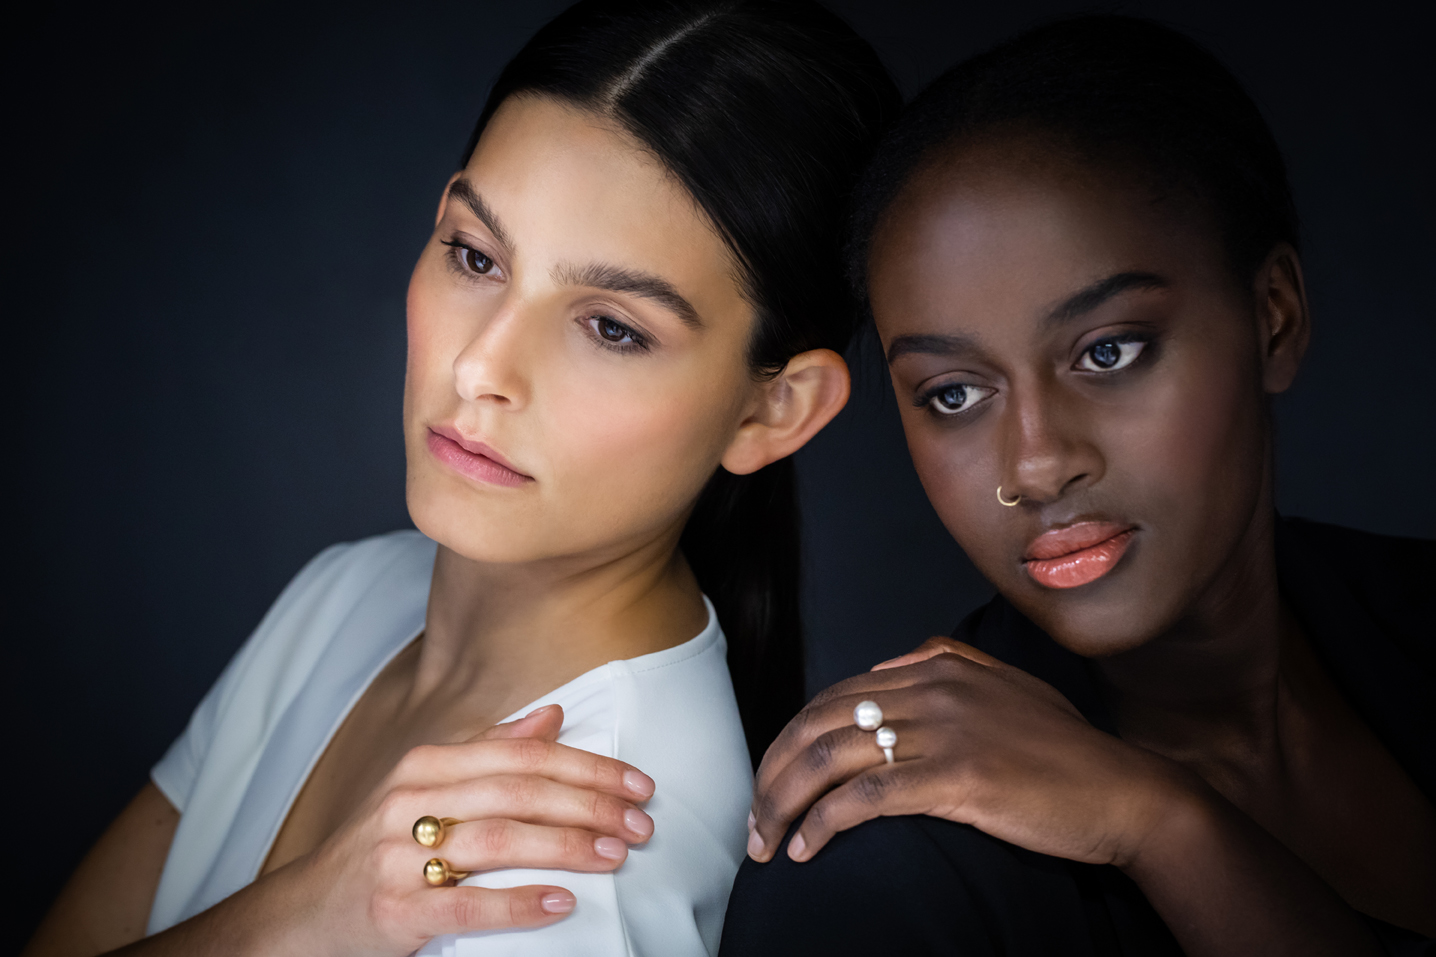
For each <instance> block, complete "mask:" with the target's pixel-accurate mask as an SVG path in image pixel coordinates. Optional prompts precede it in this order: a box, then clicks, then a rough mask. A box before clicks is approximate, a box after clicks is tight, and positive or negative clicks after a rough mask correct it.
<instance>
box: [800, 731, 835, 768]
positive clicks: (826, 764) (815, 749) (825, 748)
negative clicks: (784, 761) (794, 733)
mask: <svg viewBox="0 0 1436 957" xmlns="http://www.w3.org/2000/svg"><path fill="white" fill-rule="evenodd" d="M839 750H840V744H839V741H838V735H837V734H836V733H834V732H832V731H829V732H828V733H827V734H821V735H819V736H818V737H816V738H814V739H813V743H812V744H809V745H808V748H807V750H806V751H804V752H803V762H804V764H805V765H806V766H807V768H808V770H810V771H813V772H815V773H819V774H821V773H824V772H826V771H828V770H829V769H830V768H831V767H832V766H833V765H834V764H835V763H836V761H837V757H838V752H839Z"/></svg>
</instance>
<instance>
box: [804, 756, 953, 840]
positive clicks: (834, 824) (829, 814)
mask: <svg viewBox="0 0 1436 957" xmlns="http://www.w3.org/2000/svg"><path fill="white" fill-rule="evenodd" d="M920 791H921V788H919V787H918V786H917V783H916V782H915V781H914V780H913V765H910V764H908V765H905V764H880V765H878V766H877V767H874V768H870V769H868V770H866V771H863V772H862V773H861V774H858V775H856V776H855V777H853V778H852V779H851V780H849V781H847V782H846V783H844V784H843V785H842V786H840V787H837V788H834V789H833V790H832V791H831V792H830V793H828V794H826V795H824V796H823V797H822V798H821V799H819V800H818V802H817V803H816V804H814V805H813V806H812V807H811V808H810V809H809V810H808V813H807V816H805V817H804V818H803V823H802V825H801V826H800V827H799V828H798V833H796V834H794V835H793V839H792V840H791V841H789V842H788V856H789V857H791V858H792V859H793V860H795V861H806V860H808V859H809V858H811V857H812V856H813V855H814V854H816V853H818V851H819V850H821V849H822V847H823V845H825V844H827V843H828V841H830V840H832V837H833V835H834V834H837V833H838V832H839V831H846V830H847V829H848V828H850V827H857V826H858V825H859V824H861V823H863V822H864V821H871V820H872V819H873V818H875V817H883V816H892V815H897V814H923V813H925V812H926V811H927V810H928V808H929V806H930V805H931V802H930V801H927V800H925V799H924V798H923V796H922V795H921V793H920Z"/></svg>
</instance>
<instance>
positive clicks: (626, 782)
mask: <svg viewBox="0 0 1436 957" xmlns="http://www.w3.org/2000/svg"><path fill="white" fill-rule="evenodd" d="M623 786H624V787H626V788H628V789H629V790H630V791H632V792H633V793H634V794H637V795H638V796H639V797H645V798H646V797H651V796H652V795H653V787H654V785H653V779H652V778H651V777H649V776H648V775H646V774H644V773H643V772H642V771H624V772H623Z"/></svg>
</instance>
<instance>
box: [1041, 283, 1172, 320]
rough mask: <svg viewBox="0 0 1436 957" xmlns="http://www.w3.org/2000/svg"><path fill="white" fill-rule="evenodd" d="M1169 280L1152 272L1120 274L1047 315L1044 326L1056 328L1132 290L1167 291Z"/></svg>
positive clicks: (1067, 300)
mask: <svg viewBox="0 0 1436 957" xmlns="http://www.w3.org/2000/svg"><path fill="white" fill-rule="evenodd" d="M1168 285H1170V284H1169V283H1168V282H1167V280H1165V279H1163V278H1162V277H1161V276H1158V275H1157V274H1156V273H1152V272H1119V273H1116V274H1114V275H1111V276H1108V277H1107V278H1106V279H1102V280H1099V281H1098V282H1094V283H1093V284H1092V285H1090V286H1088V287H1087V288H1086V289H1083V290H1082V291H1081V292H1078V293H1076V294H1075V295H1072V296H1069V297H1068V298H1067V299H1066V300H1065V301H1063V303H1062V304H1061V305H1059V306H1058V307H1057V308H1056V309H1053V310H1052V311H1051V312H1049V313H1048V314H1047V318H1046V320H1045V321H1044V325H1049V326H1056V325H1061V324H1062V323H1064V322H1069V321H1071V320H1073V319H1076V318H1077V317H1078V316H1081V315H1084V314H1086V313H1089V312H1091V311H1092V310H1093V309H1096V308H1097V307H1098V306H1100V305H1102V303H1104V302H1106V301H1107V300H1108V299H1111V298H1112V297H1113V296H1117V295H1120V294H1121V293H1124V292H1127V291H1128V290H1130V289H1165V288H1167V286H1168Z"/></svg>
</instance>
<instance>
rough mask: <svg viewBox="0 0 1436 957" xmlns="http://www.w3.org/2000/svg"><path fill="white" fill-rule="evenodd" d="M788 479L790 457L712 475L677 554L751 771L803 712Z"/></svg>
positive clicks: (795, 533) (793, 508) (793, 512)
mask: <svg viewBox="0 0 1436 957" xmlns="http://www.w3.org/2000/svg"><path fill="white" fill-rule="evenodd" d="M797 491H798V490H797V476H796V475H795V472H794V469H793V460H792V459H790V458H789V459H779V460H778V461H777V462H774V463H773V464H772V465H769V466H767V467H766V468H762V469H759V470H758V471H756V472H754V473H752V474H751V475H734V474H733V473H731V472H729V471H727V470H725V469H721V468H720V469H719V470H718V471H717V473H716V474H714V476H713V478H712V479H710V480H709V481H708V485H707V486H706V487H705V488H704V489H703V494H702V495H701V496H700V497H699V499H698V504H697V505H696V506H695V507H694V509H693V514H692V515H691V516H690V517H689V519H688V525H687V527H685V528H684V529H683V540H682V545H681V547H682V548H683V554H684V556H685V557H686V558H687V559H688V564H689V565H690V566H692V568H693V573H694V574H695V575H696V576H697V577H698V584H699V585H700V586H702V588H703V592H704V594H706V595H707V596H708V598H709V600H710V601H712V602H713V607H714V608H715V609H716V610H717V612H718V620H719V621H721V622H722V623H723V630H724V632H725V633H726V634H727V636H728V671H729V674H731V675H732V677H733V691H734V693H735V694H736V696H737V698H738V711H739V713H740V714H741V715H742V717H743V733H744V734H745V735H746V736H747V738H748V749H749V752H750V753H751V755H752V757H753V764H754V766H755V767H756V766H757V764H758V761H759V760H760V759H761V758H762V757H763V752H764V751H765V750H766V749H767V747H768V745H769V744H770V743H771V742H772V740H773V739H774V738H775V737H777V735H778V732H779V731H781V730H783V725H784V724H786V723H787V722H788V719H789V718H791V717H792V716H793V715H794V714H796V713H797V712H798V709H799V708H801V707H802V706H803V698H804V696H803V645H802V631H803V625H802V615H801V612H800V608H799V593H798V586H799V584H800V564H799V562H800V554H799V552H800V548H799V521H798V519H799V515H798V494H797Z"/></svg>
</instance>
